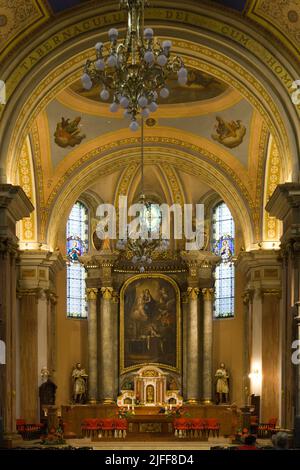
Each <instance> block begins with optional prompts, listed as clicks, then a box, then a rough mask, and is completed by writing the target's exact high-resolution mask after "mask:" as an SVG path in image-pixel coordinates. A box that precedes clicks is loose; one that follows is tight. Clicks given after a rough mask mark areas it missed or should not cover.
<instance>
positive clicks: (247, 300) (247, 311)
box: [243, 289, 254, 406]
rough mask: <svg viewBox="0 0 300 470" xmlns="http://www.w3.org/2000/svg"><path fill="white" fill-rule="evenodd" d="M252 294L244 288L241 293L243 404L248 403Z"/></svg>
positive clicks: (252, 292) (247, 404)
mask: <svg viewBox="0 0 300 470" xmlns="http://www.w3.org/2000/svg"><path fill="white" fill-rule="evenodd" d="M253 294H254V291H253V290H251V289H246V290H245V292H244V294H243V306H244V311H243V340H244V341H243V342H244V357H243V369H244V370H243V391H244V405H245V406H249V405H250V378H249V374H250V359H251V349H252V348H251V341H250V340H251V338H252V310H253Z"/></svg>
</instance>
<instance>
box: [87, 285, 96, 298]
mask: <svg viewBox="0 0 300 470" xmlns="http://www.w3.org/2000/svg"><path fill="white" fill-rule="evenodd" d="M97 292H98V289H96V288H95V287H89V288H87V289H86V296H87V299H88V301H90V300H97Z"/></svg>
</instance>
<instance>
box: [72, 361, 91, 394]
mask: <svg viewBox="0 0 300 470" xmlns="http://www.w3.org/2000/svg"><path fill="white" fill-rule="evenodd" d="M87 377H88V375H87V373H86V372H85V369H83V368H82V367H81V364H80V362H78V363H77V364H76V366H75V367H74V369H73V372H72V379H73V401H74V403H85V401H86V395H87Z"/></svg>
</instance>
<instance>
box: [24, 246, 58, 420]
mask: <svg viewBox="0 0 300 470" xmlns="http://www.w3.org/2000/svg"><path fill="white" fill-rule="evenodd" d="M17 266H18V298H19V312H18V337H17V348H16V350H17V359H18V367H19V370H18V387H17V405H18V416H19V417H22V418H24V419H26V420H27V421H28V422H38V421H39V419H40V408H39V394H38V391H39V386H40V385H41V383H42V378H41V369H42V368H47V369H48V371H49V374H50V377H51V378H52V379H53V373H54V363H53V360H52V358H53V349H55V331H54V328H55V303H56V294H55V290H56V282H55V281H56V273H57V272H58V271H59V270H60V269H62V268H63V267H64V266H65V264H64V261H63V258H62V256H61V254H60V253H59V252H49V251H42V250H25V251H20V253H19V258H18V262H17ZM51 304H52V305H51Z"/></svg>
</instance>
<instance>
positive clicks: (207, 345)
mask: <svg viewBox="0 0 300 470" xmlns="http://www.w3.org/2000/svg"><path fill="white" fill-rule="evenodd" d="M213 292H214V290H213V289H208V288H205V289H202V294H203V303H204V309H203V382H202V402H203V403H207V404H209V403H211V402H212V354H213V349H212V348H213V336H212V335H213Z"/></svg>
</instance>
